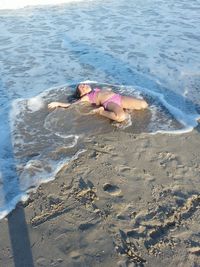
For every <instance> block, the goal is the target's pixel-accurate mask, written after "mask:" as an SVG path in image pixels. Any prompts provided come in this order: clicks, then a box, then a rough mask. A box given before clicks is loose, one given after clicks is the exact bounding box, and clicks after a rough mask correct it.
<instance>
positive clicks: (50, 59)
mask: <svg viewBox="0 0 200 267" xmlns="http://www.w3.org/2000/svg"><path fill="white" fill-rule="evenodd" d="M199 14H200V1H199V0H197V1H194V0H193V1H184V0H183V1H178V0H175V1H172V0H169V1H164V0H147V1H137V0H135V1H124V0H118V1H114V0H110V1H84V2H74V3H73V1H72V2H70V3H66V4H64V5H57V6H56V5H55V6H46V7H45V6H42V7H40V6H36V7H27V8H23V9H16V10H0V29H1V30H0V71H1V78H0V111H1V112H0V122H1V124H0V132H1V139H0V152H1V153H0V167H1V172H0V217H3V216H5V215H6V214H7V213H8V212H9V211H10V210H12V209H13V208H14V206H15V204H16V203H17V202H18V201H19V200H20V199H22V198H25V197H26V192H27V189H29V188H30V187H34V186H38V184H39V183H40V182H44V181H46V180H49V179H54V177H55V174H56V171H57V170H58V169H59V168H58V166H63V164H65V163H66V162H65V161H63V159H62V158H59V157H58V158H57V159H56V163H55V162H54V163H55V168H53V169H52V170H49V169H48V166H49V165H50V164H53V163H52V161H51V160H52V159H49V157H50V156H49V155H50V154H48V153H50V152H49V151H48V153H47V150H46V148H47V147H48V146H49V145H48V144H47V143H43V145H42V146H41V148H40V149H38V150H39V152H38V153H36V152H34V153H32V156H31V153H30V154H29V155H28V156H27V153H26V152H27V150H34V147H37V145H38V144H39V143H40V139H38V140H37V141H34V140H36V138H35V137H36V136H37V132H38V131H39V127H43V125H50V126H49V127H51V124H50V122H51V121H52V122H55V121H56V120H58V116H57V115H56V114H53V115H52V117H51V118H50V117H49V115H48V112H47V111H46V110H45V105H46V104H47V102H48V100H51V99H56V98H59V94H60V93H63V87H62V86H61V87H60V88H61V89H58V88H59V86H60V85H65V87H64V92H65V91H66V95H68V94H70V92H71V91H70V90H71V85H74V84H76V83H77V82H79V81H83V80H93V81H97V82H100V83H108V84H112V85H113V84H115V85H116V84H117V85H118V88H119V90H121V92H125V93H129V94H135V90H136V91H137V93H138V92H140V93H141V96H143V97H146V98H147V99H153V102H152V105H151V106H150V110H151V109H152V114H154V117H153V116H152V118H154V119H152V122H151V123H150V124H149V126H148V127H149V129H147V132H148V130H149V132H152V130H153V129H154V130H155V132H156V131H159V130H160V131H165V132H167V131H174V132H177V133H181V132H184V131H190V130H192V129H193V128H194V127H195V126H196V125H197V119H198V118H199V117H200V116H199V113H200V63H199V62H200V46H199V41H200V17H199ZM53 87H56V89H52V90H50V91H45V90H47V89H49V88H53ZM72 87H73V86H72ZM44 91H45V92H44ZM49 92H50V93H49ZM40 93H43V95H42V96H41V95H39V94H40ZM19 98H23V99H29V102H27V100H17V101H16V99H19ZM30 99H31V100H30ZM27 103H28V104H27ZM155 103H157V104H158V106H159V105H160V108H161V109H163V110H164V109H165V112H166V113H168V114H167V115H166V114H165V115H166V117H164V115H162V114H164V113H162V112H161V117H162V116H163V117H162V119H160V121H159V120H158V118H159V116H157V115H156V114H158V113H159V109H158V108H157V107H156V104H155ZM27 105H28V108H27ZM35 112H36V113H35ZM34 114H36V115H37V116H36V115H34ZM38 114H40V115H41V117H40V116H38ZM34 116H35V117H34ZM63 116H64V115H63ZM156 116H157V117H156ZM35 118H40V120H39V119H38V120H37V123H36V122H34V123H35V124H33V125H31V123H30V121H31V120H30V119H32V120H33V121H34V119H35ZM48 118H49V119H51V120H50V121H47V119H48ZM63 118H64V117H63ZM173 121H176V122H177V123H178V124H179V127H177V128H176V127H174V124H173ZM60 122H61V121H60ZM155 122H157V124H156V123H155ZM175 124H176V123H175ZM180 125H181V127H180ZM33 126H34V127H33ZM74 127H75V126H74ZM34 128H35V131H34V130H33V129H34ZM61 128H62V127H61ZM23 129H25V130H24V131H23ZM79 130H80V129H79ZM63 131H64V130H63ZM76 131H78V130H77V127H75V128H74V132H73V135H74V136H75V137H74V139H73V138H72V139H73V140H71V139H70V138H71V137H70V134H69V135H68V136H67V137H66V136H65V137H63V138H64V140H65V141H63V139H60V140H57V143H56V147H52V148H51V152H52V153H53V151H55V150H56V149H57V148H58V147H60V146H61V144H62V143H63V142H64V143H65V145H66V146H68V147H70V146H71V144H74V146H76V144H77V139H76ZM39 132H40V131H39ZM40 134H41V136H43V137H44V138H43V139H44V140H45V134H47V135H48V136H49V137H52V136H53V135H55V133H54V132H50V130H49V128H45V127H44V131H43V132H41V133H40ZM28 135H29V138H27V136H28ZM61 135H63V133H62V131H61V133H60V132H59V133H57V135H56V136H57V137H58V136H60V137H61ZM38 136H40V135H38ZM41 136H40V137H41ZM52 138H53V137H52ZM34 142H36V143H34ZM38 146H39V145H38ZM30 147H31V149H30ZM79 152H80V151H79V150H78V149H77V151H75V152H74V155H76V154H77V153H79ZM36 154H37V155H36ZM71 158H72V155H70V156H69V158H68V159H67V160H70V159H71ZM44 161H45V164H46V166H47V168H46V170H45V171H44V170H41V169H40V168H41V167H40V166H41V164H44ZM30 166H31V168H32V169H33V166H34V170H35V169H37V170H38V169H40V174H41V173H42V175H40V176H38V173H39V171H38V172H37V171H35V172H34V175H32V176H31V175H30V170H29V167H30ZM27 169H28V171H29V174H28V176H27V173H26V170H27ZM27 177H28V178H27ZM30 177H31V178H30ZM36 180H37V182H35V181H36ZM19 181H20V183H19ZM24 181H26V185H25V184H24V183H25V182H24Z"/></svg>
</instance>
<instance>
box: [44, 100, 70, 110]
mask: <svg viewBox="0 0 200 267" xmlns="http://www.w3.org/2000/svg"><path fill="white" fill-rule="evenodd" d="M70 105H71V104H69V103H61V102H51V103H49V104H48V108H49V109H55V108H68V107H69V106H70Z"/></svg>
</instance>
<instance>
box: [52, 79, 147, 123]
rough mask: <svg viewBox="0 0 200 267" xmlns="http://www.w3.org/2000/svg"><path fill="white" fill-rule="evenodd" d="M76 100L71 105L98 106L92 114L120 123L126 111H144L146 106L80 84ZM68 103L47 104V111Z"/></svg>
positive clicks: (133, 100) (142, 101) (136, 101)
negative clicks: (82, 103)
mask: <svg viewBox="0 0 200 267" xmlns="http://www.w3.org/2000/svg"><path fill="white" fill-rule="evenodd" d="M75 95H76V98H78V99H79V100H78V101H76V102H74V103H72V104H76V103H79V102H88V103H90V104H94V105H95V106H98V108H95V109H94V110H92V112H91V113H92V114H99V115H101V116H104V117H106V118H109V119H111V120H114V121H117V122H122V121H124V120H125V119H126V117H127V116H126V112H125V110H126V109H136V110H140V109H145V108H147V107H148V104H147V102H146V101H145V100H142V99H136V98H134V97H130V96H122V95H120V94H116V93H114V92H112V91H110V90H101V89H99V88H95V89H92V87H91V86H90V85H89V84H85V83H80V84H79V85H78V86H77V88H76V93H75ZM72 104H69V103H61V102H51V103H50V104H48V108H49V109H55V108H57V107H62V108H68V107H69V106H70V105H72Z"/></svg>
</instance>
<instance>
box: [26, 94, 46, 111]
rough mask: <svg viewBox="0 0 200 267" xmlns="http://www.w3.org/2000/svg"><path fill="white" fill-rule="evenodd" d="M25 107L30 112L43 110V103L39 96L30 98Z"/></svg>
mask: <svg viewBox="0 0 200 267" xmlns="http://www.w3.org/2000/svg"><path fill="white" fill-rule="evenodd" d="M27 107H28V109H29V110H30V111H31V112H35V111H38V110H40V109H42V108H44V101H43V99H42V98H41V97H40V96H36V97H32V98H30V99H29V100H28V101H27Z"/></svg>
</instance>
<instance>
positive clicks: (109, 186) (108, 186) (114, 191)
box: [103, 183, 121, 196]
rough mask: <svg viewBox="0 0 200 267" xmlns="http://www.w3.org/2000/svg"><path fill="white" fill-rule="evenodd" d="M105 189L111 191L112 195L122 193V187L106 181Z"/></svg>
mask: <svg viewBox="0 0 200 267" xmlns="http://www.w3.org/2000/svg"><path fill="white" fill-rule="evenodd" d="M103 190H104V191H106V192H107V193H109V194H110V195H112V196H119V195H121V189H120V188H119V187H118V186H117V185H112V184H110V183H106V184H104V185H103Z"/></svg>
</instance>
